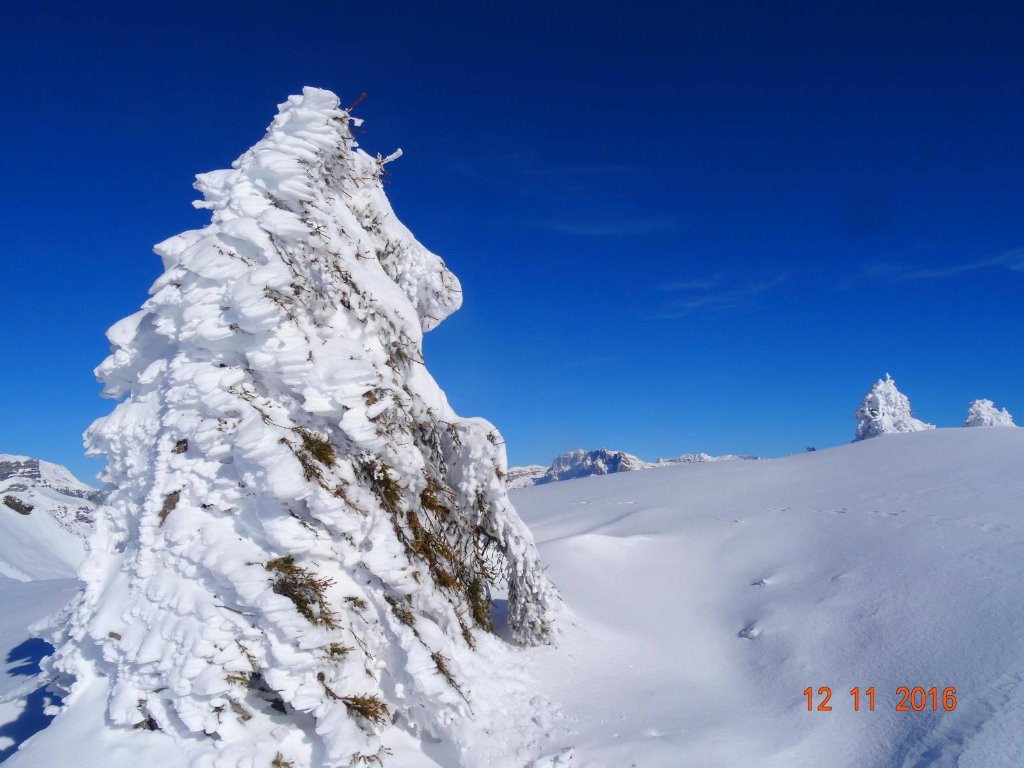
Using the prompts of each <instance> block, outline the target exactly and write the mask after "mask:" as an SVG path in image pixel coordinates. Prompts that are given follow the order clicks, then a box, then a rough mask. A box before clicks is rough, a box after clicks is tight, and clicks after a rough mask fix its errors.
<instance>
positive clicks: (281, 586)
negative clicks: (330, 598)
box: [265, 555, 338, 629]
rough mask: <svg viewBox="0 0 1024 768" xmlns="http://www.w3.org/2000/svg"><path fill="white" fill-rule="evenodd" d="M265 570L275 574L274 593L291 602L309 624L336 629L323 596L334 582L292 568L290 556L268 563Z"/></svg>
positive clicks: (307, 571) (292, 558) (300, 569)
mask: <svg viewBox="0 0 1024 768" xmlns="http://www.w3.org/2000/svg"><path fill="white" fill-rule="evenodd" d="M265 567H266V569H267V570H268V571H270V572H271V573H273V574H275V579H274V592H276V593H277V594H279V595H282V596H284V597H287V598H288V599H289V600H291V601H292V603H294V604H295V608H296V610H298V612H299V613H301V614H302V615H303V616H305V617H306V619H307V620H308V621H309V622H310V623H311V624H316V625H317V626H320V627H327V628H328V629H336V628H337V626H338V625H337V623H336V622H335V620H334V614H333V613H332V612H331V609H330V606H329V605H328V604H327V596H326V592H327V589H328V588H329V587H330V586H331V584H333V583H334V582H333V581H332V580H331V579H320V578H317V576H316V574H314V573H313V572H312V571H310V570H309V569H307V568H302V567H301V566H298V565H296V564H295V558H294V557H292V556H291V555H286V556H285V557H278V558H276V559H274V560H271V561H270V562H268V563H267V564H266V566H265Z"/></svg>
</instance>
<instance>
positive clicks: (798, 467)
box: [513, 429, 1024, 768]
mask: <svg viewBox="0 0 1024 768" xmlns="http://www.w3.org/2000/svg"><path fill="white" fill-rule="evenodd" d="M513 499H514V501H515V504H516V507H517V508H518V509H519V511H520V513H521V514H522V515H523V517H524V519H525V520H526V521H527V522H528V523H529V524H530V526H531V528H532V529H533V531H534V535H535V537H536V539H537V541H538V543H539V547H540V551H541V555H542V557H543V559H544V561H545V562H546V563H548V564H549V567H550V573H551V574H552V578H553V579H554V580H555V581H556V582H557V583H558V585H559V588H560V589H561V591H562V593H563V596H564V598H565V602H566V605H567V606H569V607H570V609H571V616H572V618H571V620H567V621H565V622H563V625H564V627H565V628H564V632H563V636H562V640H561V643H560V646H559V648H558V649H557V650H556V651H547V650H544V651H542V652H540V653H538V654H536V655H535V657H534V661H533V663H532V665H531V670H532V671H533V673H534V675H535V676H536V677H538V678H539V679H542V680H544V681H545V685H546V688H547V692H548V693H549V695H551V696H552V697H553V698H554V699H555V700H557V701H561V702H562V703H563V706H564V709H565V723H566V729H567V731H566V733H564V734H563V736H562V737H561V738H560V739H559V740H558V741H557V742H556V743H555V744H554V745H553V746H554V747H556V748H557V747H559V746H564V747H570V746H572V747H575V761H574V762H573V765H574V766H586V767H587V768H591V767H594V768H596V767H597V766H602V767H605V768H612V767H613V766H616V767H617V766H630V765H636V766H643V767H644V768H674V767H676V766H705V767H707V768H737V767H740V766H751V768H753V767H754V766H757V768H793V766H830V768H863V767H864V766H869V767H871V768H891V767H897V768H916V767H917V766H954V765H955V766H960V767H961V768H1016V767H1017V766H1021V765H1024V646H1022V644H1021V637H1022V636H1024V607H1022V605H1024V599H1022V598H1024V587H1022V585H1024V514H1022V513H1024V508H1022V506H1021V502H1022V499H1024V433H1022V431H1021V430H1016V429H969V430H968V429H940V430H935V431H928V432H922V433H918V434H898V435H884V436H882V437H879V438H877V439H873V440H868V441H865V442H861V443H854V444H852V445H848V446H843V447H840V448H833V449H828V450H819V451H817V452H814V453H806V454H800V455H796V456H791V457H788V458H784V459H767V460H762V461H749V462H748V461H742V462H717V463H706V464H691V465H681V466H676V467H666V468H664V469H662V470H659V471H657V472H638V473H632V472H631V473H625V474H617V475H611V476H608V477H593V478H585V479H582V480H577V481H574V482H571V483H553V484H550V485H544V486H538V487H534V488H526V489H523V490H519V491H516V492H515V493H514V494H513ZM819 686H831V688H832V691H833V694H832V701H831V706H832V707H833V710H832V711H831V712H817V711H813V712H808V711H807V703H806V698H805V697H804V695H803V691H804V689H806V688H807V687H814V688H815V692H816V690H817V688H818V687H819ZM855 686H858V687H860V688H861V691H862V692H863V691H864V690H865V689H866V688H868V687H871V686H874V687H875V689H876V696H877V701H876V708H875V711H874V712H869V711H866V704H863V703H862V707H863V710H862V711H860V712H855V711H854V710H853V699H852V697H851V696H850V694H849V691H850V690H851V689H852V688H853V687H855ZM899 686H911V687H913V686H922V687H924V688H926V689H928V688H931V687H932V686H936V687H938V689H939V691H941V690H942V689H943V688H944V687H947V686H955V687H956V689H957V692H958V699H959V705H958V706H957V708H956V710H955V711H953V712H945V711H942V709H941V706H940V710H939V711H938V712H934V711H932V710H931V709H930V707H929V708H928V710H927V711H922V712H914V711H910V712H897V711H896V709H895V707H896V704H897V703H898V702H899V697H898V696H897V695H896V689H897V687H899ZM862 695H863V694H862ZM819 702H820V698H815V706H816V705H817V704H818V703H819Z"/></svg>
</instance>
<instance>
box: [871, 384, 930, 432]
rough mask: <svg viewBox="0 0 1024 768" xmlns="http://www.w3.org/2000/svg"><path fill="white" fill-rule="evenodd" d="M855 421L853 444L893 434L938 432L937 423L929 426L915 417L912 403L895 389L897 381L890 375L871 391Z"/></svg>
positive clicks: (873, 386) (874, 385)
mask: <svg viewBox="0 0 1024 768" xmlns="http://www.w3.org/2000/svg"><path fill="white" fill-rule="evenodd" d="M854 418H855V419H857V432H856V433H855V435H854V438H853V441H854V442H857V441H858V440H867V439H868V438H871V437H877V436H878V435H885V434H889V433H893V432H921V431H923V430H926V429H935V425H934V424H926V423H924V422H923V421H921V420H919V419H915V418H914V417H913V415H912V414H911V412H910V400H909V399H908V398H907V396H906V395H904V394H903V393H902V392H900V391H899V390H898V389H897V388H896V382H895V381H893V379H892V377H891V376H890V375H889V374H888V373H887V374H885V378H884V379H879V380H878V381H876V382H875V383H874V384H873V385H872V387H871V389H870V390H868V393H867V394H866V395H865V396H864V400H863V402H861V404H860V407H859V408H858V409H857V412H856V413H855V414H854Z"/></svg>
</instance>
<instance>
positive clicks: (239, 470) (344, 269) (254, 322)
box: [50, 88, 559, 768]
mask: <svg viewBox="0 0 1024 768" xmlns="http://www.w3.org/2000/svg"><path fill="white" fill-rule="evenodd" d="M358 122H359V121H358V120H356V119H355V118H353V117H352V116H351V115H350V114H349V113H348V112H347V111H344V110H342V109H339V104H338V98H337V97H336V96H335V95H334V94H333V93H331V92H329V91H324V90H319V89H315V88H305V89H304V90H303V93H302V95H301V96H292V97H290V98H289V99H288V101H287V102H286V103H284V104H282V105H280V106H279V113H278V115H277V116H276V117H275V119H274V121H273V123H272V124H271V125H270V127H269V129H268V131H267V134H266V136H265V137H264V138H263V139H262V140H261V141H260V142H258V143H257V144H256V145H255V146H253V147H252V148H251V149H250V150H248V151H247V152H246V153H245V154H243V155H242V156H241V157H240V158H239V159H238V160H236V161H235V163H234V164H233V165H232V168H231V169H230V170H219V171H213V172H211V173H205V174H202V175H200V176H198V177H197V182H196V188H197V189H198V190H199V191H200V192H202V193H203V196H204V200H203V201H200V202H198V203H196V205H197V207H200V208H205V209H208V210H210V211H211V212H212V222H211V224H210V225H209V226H207V227H205V228H204V229H201V230H196V231H190V232H185V233H183V234H181V235H178V236H177V237H173V238H171V239H169V240H167V241H165V242H163V243H160V244H159V245H157V246H156V249H155V250H156V252H157V253H158V254H159V255H160V256H161V257H162V259H163V264H164V268H165V272H164V274H163V275H162V276H161V277H160V278H158V279H157V281H156V282H155V283H154V285H153V287H152V288H151V292H150V293H151V296H150V298H149V300H148V301H146V302H145V304H144V305H143V307H142V309H141V310H140V311H139V312H137V313H135V314H133V315H131V316H129V317H127V318H125V319H123V320H121V321H120V322H118V323H117V324H115V325H114V326H113V327H112V328H111V329H110V330H109V332H108V338H109V340H110V342H111V347H112V351H111V354H110V356H109V357H108V358H107V359H106V360H105V361H104V362H103V363H102V364H101V365H100V366H99V368H98V369H97V376H98V377H99V378H100V380H101V381H102V382H103V384H104V394H105V395H106V396H109V397H111V398H116V399H120V400H121V402H120V403H119V404H118V405H117V406H116V408H114V410H113V412H112V413H111V414H110V415H109V416H107V417H105V418H102V419H99V420H98V421H97V422H95V423H94V424H93V425H92V427H90V429H89V430H88V432H87V433H86V443H87V447H88V449H89V452H90V453H91V454H92V455H100V454H104V455H106V456H107V461H108V464H107V470H106V474H105V476H104V478H103V479H104V480H106V481H108V482H109V483H111V484H113V486H114V487H115V488H116V490H114V491H113V493H112V495H111V496H110V498H109V501H108V504H107V506H105V507H104V508H103V509H102V511H101V514H100V515H99V517H98V520H97V532H96V536H95V539H94V542H93V546H92V550H93V551H92V553H91V556H90V559H89V560H88V562H87V563H86V565H85V566H84V567H83V569H82V572H81V575H82V578H83V580H84V581H85V582H86V589H85V592H84V595H83V596H82V598H81V599H80V600H79V601H78V602H77V604H76V605H75V606H74V609H73V611H72V613H71V614H70V616H69V617H68V622H67V625H66V627H61V628H59V629H57V630H55V635H54V644H55V645H57V646H58V652H57V654H56V656H55V657H53V659H52V660H51V662H50V668H51V671H52V673H54V674H55V675H57V676H58V678H59V682H60V684H61V686H62V687H63V688H64V690H65V691H68V692H70V696H68V697H67V699H66V702H68V703H67V705H66V708H69V709H73V708H74V707H75V706H76V703H75V702H76V701H88V696H87V695H86V689H88V688H89V687H90V686H96V685H106V686H109V695H108V696H107V701H106V707H107V712H106V717H107V718H108V720H109V722H110V723H112V724H113V725H114V726H120V727H122V728H125V729H131V728H143V729H154V730H159V731H162V732H163V733H165V734H168V735H170V736H172V737H173V738H175V739H176V740H177V743H178V746H179V748H180V749H181V750H182V751H183V752H185V753H187V754H188V759H189V764H190V765H194V766H200V767H202V766H208V767H213V766H215V767H216V768H231V767H233V766H247V767H248V766H253V765H259V766H267V765H270V764H271V763H272V762H273V763H274V764H275V765H277V764H283V765H292V764H294V765H295V766H296V767H298V766H306V765H310V764H313V763H315V764H316V765H318V766H325V767H327V768H331V767H335V766H350V765H369V764H378V763H379V762H380V761H382V760H383V761H385V762H386V759H387V755H388V753H389V748H388V744H393V743H395V739H400V738H405V739H408V738H409V736H412V737H413V738H426V739H427V740H440V741H441V742H443V743H444V744H445V745H447V747H446V748H448V749H450V750H451V753H452V754H451V757H450V764H458V765H487V764H490V765H506V764H513V763H519V764H521V763H523V762H526V759H525V758H526V757H529V756H530V754H531V752H530V750H531V749H533V747H532V746H531V744H530V739H531V736H530V732H531V730H537V728H538V726H536V725H532V724H531V723H530V722H529V720H528V718H529V716H530V714H531V713H526V714H525V715H523V716H522V717H520V714H518V713H516V712H514V711H511V710H510V707H509V702H512V701H526V700H529V695H528V694H527V693H526V692H525V691H526V686H527V685H528V681H527V679H526V678H525V677H524V676H523V674H524V673H522V672H521V671H520V670H521V667H522V661H521V660H518V659H517V658H516V654H518V653H522V651H517V650H516V649H515V648H514V647H512V646H510V645H508V644H507V643H506V642H504V641H502V640H499V639H498V638H497V637H495V636H494V635H492V634H490V632H489V630H491V628H492V625H491V621H492V619H491V615H490V606H491V599H490V596H491V589H492V587H495V586H502V587H504V588H507V593H508V621H509V626H510V631H511V634H512V636H513V637H514V639H515V640H517V641H518V642H519V643H522V644H535V643H545V642H549V641H550V640H551V639H552V637H553V635H554V632H555V628H554V623H553V621H554V616H555V613H556V610H557V608H558V605H559V600H558V597H557V593H556V592H555V590H554V588H553V587H552V585H551V584H550V582H549V581H548V579H547V577H546V576H545V575H544V572H543V570H542V569H541V567H540V564H539V562H538V557H537V553H536V549H535V547H534V544H533V539H532V537H531V534H530V532H529V530H528V529H527V528H526V526H525V525H524V524H523V523H522V522H521V521H520V519H519V517H518V516H517V514H516V512H515V510H514V508H513V507H512V505H511V503H510V502H509V501H508V497H507V493H506V485H505V482H504V477H505V472H506V459H505V452H504V447H503V442H502V439H501V436H500V435H499V433H498V432H497V430H496V429H495V428H494V427H493V426H491V425H490V424H489V423H488V422H486V421H484V420H482V419H466V418H460V417H459V416H458V415H456V414H455V413H454V411H453V410H452V409H451V407H450V406H449V404H448V401H447V399H446V397H445V395H444V393H443V392H442V391H441V389H440V388H439V387H438V385H437V383H436V382H435V381H434V379H433V378H432V377H431V375H430V374H429V372H428V371H427V369H426V367H425V366H424V363H423V356H422V334H423V332H424V331H428V330H430V329H432V328H434V327H435V326H436V325H437V324H438V323H440V322H441V321H442V320H443V319H444V318H445V317H447V316H448V315H449V314H451V313H452V312H453V311H455V310H456V309H457V308H458V307H459V306H460V304H461V291H460V286H459V282H458V280H457V279H456V278H455V276H454V275H453V274H452V273H451V272H449V271H448V269H447V268H446V267H445V265H444V262H443V261H442V260H441V259H440V258H439V257H438V256H436V255H435V254H433V253H431V252H430V251H428V250H427V249H426V248H424V247H423V246H422V245H421V244H420V243H419V242H418V241H417V240H416V239H415V238H414V237H413V235H412V234H411V233H410V232H409V230H408V229H406V228H405V227H404V226H403V225H402V224H401V223H400V222H399V221H398V219H397V218H396V217H395V214H394V212H393V211H392V209H391V206H390V204H389V202H388V200H387V198H386V197H385V195H384V191H383V186H382V176H383V175H384V174H385V167H384V166H385V162H386V159H385V158H382V157H381V156H380V155H378V156H376V157H372V156H370V155H368V154H367V153H365V152H364V151H363V150H361V149H359V148H358V146H357V144H356V142H355V141H354V140H353V136H352V131H351V126H352V125H353V124H358ZM389 159H390V158H389ZM76 681H77V682H76ZM81 706H86V705H85V704H83V705H81ZM533 706H534V707H536V706H539V704H537V703H536V702H534V703H533ZM534 714H535V713H534ZM524 718H526V719H525V721H523V720H524ZM58 720H59V718H58ZM396 724H397V725H396ZM398 729H400V730H401V732H402V733H404V734H406V735H405V736H402V734H401V733H397V731H398ZM484 731H487V732H488V734H489V735H488V736H487V737H486V738H484V737H482V736H480V734H482V733H483V732H484ZM275 761H276V762H275ZM446 764H448V763H446Z"/></svg>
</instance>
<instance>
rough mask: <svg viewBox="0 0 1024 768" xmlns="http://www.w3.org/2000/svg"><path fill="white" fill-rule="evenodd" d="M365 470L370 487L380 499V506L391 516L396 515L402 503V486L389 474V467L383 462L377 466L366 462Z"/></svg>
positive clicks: (371, 462) (374, 462) (375, 463)
mask: <svg viewBox="0 0 1024 768" xmlns="http://www.w3.org/2000/svg"><path fill="white" fill-rule="evenodd" d="M366 470H367V473H368V475H369V478H370V487H371V488H372V489H373V492H374V494H375V495H376V496H377V498H378V499H380V503H381V506H383V507H384V509H386V510H387V511H388V512H390V513H391V514H392V515H395V514H397V513H398V509H399V506H400V505H401V502H402V486H400V485H399V484H398V481H397V480H396V479H395V478H394V476H393V475H392V474H391V467H389V466H388V465H387V464H384V463H383V462H381V463H380V464H378V463H377V462H376V461H373V460H370V461H368V462H366Z"/></svg>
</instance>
